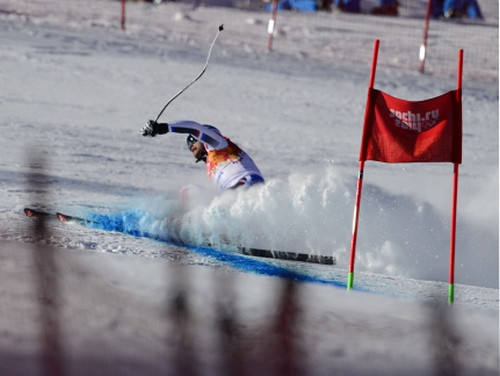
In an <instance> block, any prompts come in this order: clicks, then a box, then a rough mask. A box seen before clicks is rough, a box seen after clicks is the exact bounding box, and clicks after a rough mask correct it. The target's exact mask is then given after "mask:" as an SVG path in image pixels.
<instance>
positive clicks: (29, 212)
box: [24, 208, 336, 265]
mask: <svg viewBox="0 0 500 376" xmlns="http://www.w3.org/2000/svg"><path fill="white" fill-rule="evenodd" d="M24 213H25V214H26V216H28V217H30V218H40V219H46V218H49V217H55V218H57V220H58V221H60V222H63V223H77V224H81V225H92V224H96V225H98V223H97V222H94V221H92V220H89V219H85V218H81V217H77V216H73V215H68V214H64V213H61V212H56V213H52V212H49V211H44V210H40V209H33V208H24ZM178 245H183V246H192V245H191V244H178ZM208 246H209V247H210V248H213V245H208ZM229 246H231V245H229ZM236 249H237V250H238V252H240V253H242V254H244V255H247V256H254V257H263V258H272V259H277V260H285V261H298V262H307V263H313V264H323V265H335V264H336V259H335V257H333V256H325V255H313V254H309V253H300V252H288V251H281V250H270V249H262V248H253V247H243V246H236Z"/></svg>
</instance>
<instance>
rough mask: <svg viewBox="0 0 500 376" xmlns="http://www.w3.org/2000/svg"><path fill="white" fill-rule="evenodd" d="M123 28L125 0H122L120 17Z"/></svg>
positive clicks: (123, 28) (123, 27)
mask: <svg viewBox="0 0 500 376" xmlns="http://www.w3.org/2000/svg"><path fill="white" fill-rule="evenodd" d="M120 25H121V29H122V30H125V0H122V13H121V17H120Z"/></svg>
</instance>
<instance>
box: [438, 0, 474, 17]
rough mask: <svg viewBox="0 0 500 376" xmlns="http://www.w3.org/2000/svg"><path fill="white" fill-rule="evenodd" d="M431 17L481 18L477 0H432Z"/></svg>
mask: <svg viewBox="0 0 500 376" xmlns="http://www.w3.org/2000/svg"><path fill="white" fill-rule="evenodd" d="M431 12H432V17H434V18H441V17H444V18H446V19H452V18H462V17H467V18H471V19H482V18H483V14H482V13H481V9H480V8H479V4H478V3H477V0H433V2H432V11H431Z"/></svg>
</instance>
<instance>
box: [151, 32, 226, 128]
mask: <svg viewBox="0 0 500 376" xmlns="http://www.w3.org/2000/svg"><path fill="white" fill-rule="evenodd" d="M222 30H224V25H220V26H219V30H218V31H217V34H216V35H215V38H214V40H213V41H212V44H211V45H210V49H209V50H208V55H207V61H206V62H205V66H204V67H203V70H202V71H201V72H200V74H199V75H198V76H196V78H195V79H194V80H193V81H191V82H190V83H189V84H188V85H187V86H186V87H185V88H184V89H182V90H180V91H179V92H178V93H177V94H175V95H174V96H173V97H172V98H170V99H169V101H168V102H167V104H166V105H165V106H164V107H163V109H162V110H161V111H160V113H159V114H158V116H157V117H156V119H155V122H157V121H158V119H159V118H160V116H161V115H162V114H163V111H165V109H166V108H167V106H168V105H169V104H170V103H172V102H173V101H174V99H175V98H177V97H178V96H179V95H181V94H182V93H184V92H185V91H186V90H187V89H188V88H189V87H190V86H191V85H192V84H194V83H195V82H196V81H198V79H199V78H200V77H201V76H203V73H205V71H206V70H207V67H208V62H209V60H210V55H211V54H212V49H213V48H214V44H215V41H216V40H217V37H218V36H219V34H220V32H221V31H222Z"/></svg>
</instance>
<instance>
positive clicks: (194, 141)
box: [186, 134, 198, 149]
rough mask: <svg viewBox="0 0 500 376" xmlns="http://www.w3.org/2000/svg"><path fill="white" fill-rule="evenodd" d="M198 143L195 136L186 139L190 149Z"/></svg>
mask: <svg viewBox="0 0 500 376" xmlns="http://www.w3.org/2000/svg"><path fill="white" fill-rule="evenodd" d="M197 142H198V140H197V139H196V138H194V137H193V135H191V134H190V135H189V136H187V138H186V144H187V147H188V149H189V148H190V147H191V145H193V144H196V143H197Z"/></svg>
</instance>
